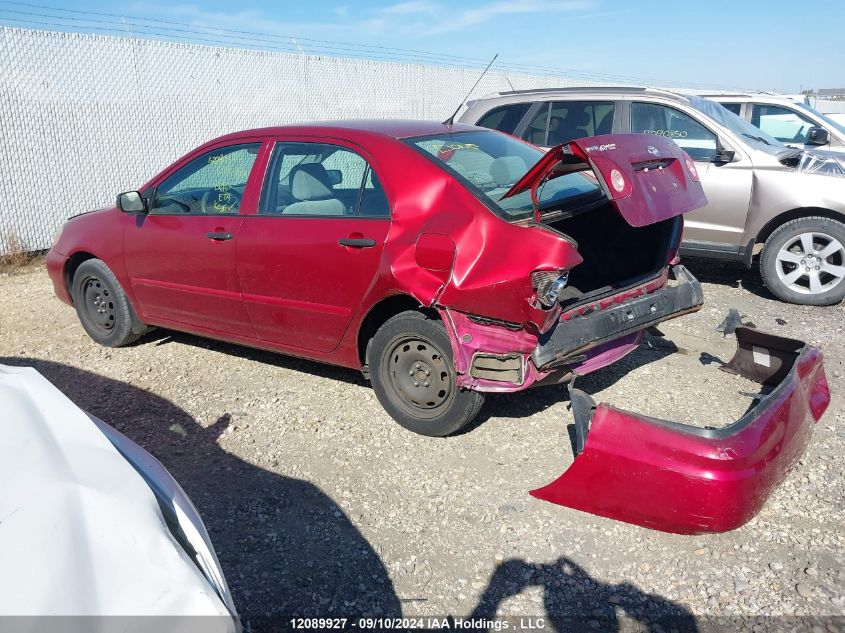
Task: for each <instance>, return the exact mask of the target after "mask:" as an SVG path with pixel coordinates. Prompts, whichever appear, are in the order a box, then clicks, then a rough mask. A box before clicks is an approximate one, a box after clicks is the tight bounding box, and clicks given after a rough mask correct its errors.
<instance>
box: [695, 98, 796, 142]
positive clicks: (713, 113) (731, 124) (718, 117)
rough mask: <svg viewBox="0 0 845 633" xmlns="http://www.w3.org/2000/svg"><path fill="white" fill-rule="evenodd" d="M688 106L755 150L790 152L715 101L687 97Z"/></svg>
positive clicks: (774, 139)
mask: <svg viewBox="0 0 845 633" xmlns="http://www.w3.org/2000/svg"><path fill="white" fill-rule="evenodd" d="M687 99H689V102H690V105H691V106H692V107H693V108H695V109H696V110H698V111H699V112H701V113H702V114H705V115H707V116H708V117H710V118H711V119H713V120H714V121H716V123H718V124H719V125H721V126H723V127H726V128H728V129H729V130H730V131H731V132H733V133H734V134H738V135H739V136H741V137H742V140H743V141H745V142H746V143H748V145H751V146H752V147H754V148H755V149H759V150H762V151H764V152H768V153H769V154H772V155H775V154H782V153H783V152H786V151H792V150H791V149H790V148H789V147H787V146H786V145H784V144H783V143H781V142H780V141H779V140H777V139H776V138H773V137H771V136H769V135H768V134H766V133H765V132H764V131H763V130H761V129H760V128H758V127H754V126H753V125H751V124H750V123H749V122H748V121H745V120H744V119H741V118H739V117H738V116H737V115H735V114H734V113H733V112H731V111H730V110H728V109H727V108H725V107H723V106H721V105H720V104H718V103H716V102H715V101H710V100H709V99H702V98H701V97H695V96H692V95H690V96H687Z"/></svg>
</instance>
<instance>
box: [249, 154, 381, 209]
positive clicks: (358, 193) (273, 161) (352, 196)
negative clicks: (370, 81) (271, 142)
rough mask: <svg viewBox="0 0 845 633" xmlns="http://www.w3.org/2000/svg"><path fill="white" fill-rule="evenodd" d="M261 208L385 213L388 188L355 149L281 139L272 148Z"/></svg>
mask: <svg viewBox="0 0 845 633" xmlns="http://www.w3.org/2000/svg"><path fill="white" fill-rule="evenodd" d="M258 212H259V213H261V214H264V215H281V214H283V215H291V216H294V215H295V216H357V215H360V216H368V217H387V216H389V215H390V207H389V205H388V203H387V197H386V196H385V194H384V189H382V187H381V183H379V181H378V178H376V175H375V174H374V173H373V171H372V169H371V168H370V165H369V163H367V161H366V160H365V159H364V158H363V157H362V156H361V155H360V154H358V153H357V152H353V151H352V150H350V149H347V148H345V147H341V146H339V145H332V144H329V143H293V142H291V143H288V142H279V143H276V146H275V147H274V148H273V155H272V157H271V158H270V166H269V169H268V170H267V176H266V177H265V181H264V188H263V190H262V192H261V202H260V204H259V210H258Z"/></svg>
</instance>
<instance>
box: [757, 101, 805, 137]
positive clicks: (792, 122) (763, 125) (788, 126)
mask: <svg viewBox="0 0 845 633" xmlns="http://www.w3.org/2000/svg"><path fill="white" fill-rule="evenodd" d="M751 124H752V125H754V126H755V127H758V128H760V129H761V130H763V131H764V132H765V133H766V134H769V135H771V136H774V137H775V138H776V139H777V140H779V141H781V142H782V143H801V144H803V143H806V142H807V132H808V131H809V130H810V128H811V127H813V126H814V125H815V123H813V122H812V121H811V120H810V119H808V118H807V117H805V116H803V115H800V114H798V113H797V112H796V111H795V110H793V109H791V108H784V107H783V106H776V105H763V104H761V103H755V104H754V105H753V107H752V109H751Z"/></svg>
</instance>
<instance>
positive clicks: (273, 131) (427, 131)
mask: <svg viewBox="0 0 845 633" xmlns="http://www.w3.org/2000/svg"><path fill="white" fill-rule="evenodd" d="M482 129H484V130H485V131H489V130H486V128H479V127H476V126H474V125H467V124H466V123H454V124H452V125H446V124H445V123H442V122H440V121H426V120H415V119H353V120H348V121H317V122H313V123H294V124H291V125H277V126H272V127H264V128H254V129H251V130H241V131H240V132H233V133H231V134H226V135H224V136H221V137H219V138H216V139H214V141H215V142H216V141H223V140H227V139H230V138H241V137H244V136H274V135H277V134H283V135H293V136H299V135H302V136H326V137H331V136H338V137H342V138H348V139H350V140H354V139H364V138H367V137H379V138H384V137H388V138H394V139H401V138H408V137H413V136H426V135H431V134H443V133H449V132H468V131H472V130H482Z"/></svg>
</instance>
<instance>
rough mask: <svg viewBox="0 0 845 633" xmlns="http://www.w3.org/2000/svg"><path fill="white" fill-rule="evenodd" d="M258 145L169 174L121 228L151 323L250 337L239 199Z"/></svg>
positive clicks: (210, 155)
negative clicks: (241, 273)
mask: <svg viewBox="0 0 845 633" xmlns="http://www.w3.org/2000/svg"><path fill="white" fill-rule="evenodd" d="M260 147H261V143H258V142H253V143H241V144H236V145H226V146H223V147H217V148H215V149H212V150H210V151H207V152H205V153H202V154H201V155H199V156H197V157H195V158H193V159H191V160H189V161H188V162H187V164H185V165H183V166H181V167H179V168H177V169H176V171H174V172H173V173H171V174H170V175H168V176H167V177H166V178H165V179H164V180H163V181H162V182H161V183H159V184H158V186H157V187H156V188H155V191H154V192H153V194H152V197H151V200H150V202H149V213H148V214H139V215H138V216H137V217H136V220H135V223H134V224H133V225H131V226H130V227H129V228H127V229H126V232H125V233H124V253H125V260H126V270H127V273H128V275H129V278H130V283H131V284H132V289H133V291H134V293H135V296H136V298H137V301H138V304H139V308H140V310H141V312H142V313H143V314H144V316H145V317H146V318H148V319H149V321H150V322H152V323H160V324H165V325H166V324H173V325H175V326H177V327H178V325H185V326H189V329H190V328H200V329H204V330H209V331H210V332H211V333H214V332H220V333H225V334H237V335H241V336H249V337H254V332H253V330H252V325H251V323H250V320H249V317H248V315H247V312H246V308H245V307H244V304H243V300H242V298H241V294H240V287H239V286H238V277H237V270H236V261H235V253H236V249H237V246H238V240H239V231H240V228H241V223H242V220H243V216H242V215H241V214H240V212H241V206H242V204H241V202H242V200H243V199H244V198H245V197H246V196H247V195H248V193H249V192H248V191H247V189H248V188H251V187H252V186H258V184H256V185H253V184H252V182H251V181H250V173H251V170H252V166H253V163H254V162H255V159H256V156H257V154H258V150H259V148H260Z"/></svg>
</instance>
